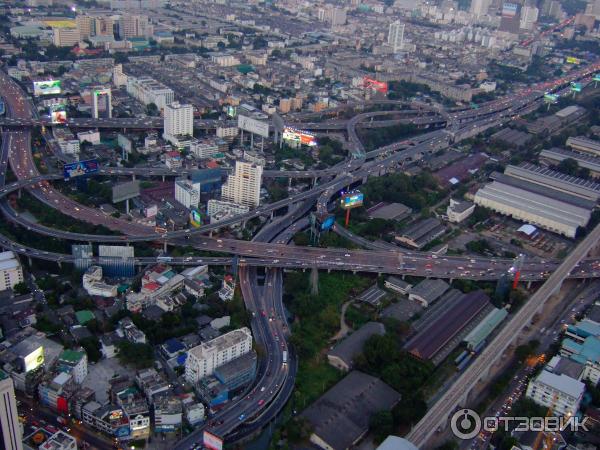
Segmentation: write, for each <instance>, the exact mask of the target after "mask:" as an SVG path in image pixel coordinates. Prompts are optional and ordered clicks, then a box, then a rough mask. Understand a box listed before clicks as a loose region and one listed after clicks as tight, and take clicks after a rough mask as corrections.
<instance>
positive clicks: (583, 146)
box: [566, 136, 600, 156]
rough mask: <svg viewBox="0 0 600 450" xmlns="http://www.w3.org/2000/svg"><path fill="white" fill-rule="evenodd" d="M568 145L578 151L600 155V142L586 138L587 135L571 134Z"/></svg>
mask: <svg viewBox="0 0 600 450" xmlns="http://www.w3.org/2000/svg"><path fill="white" fill-rule="evenodd" d="M566 145H567V147H571V148H572V149H573V150H575V151H578V152H584V153H589V154H590V155H593V156H600V142H598V141H595V140H593V139H589V138H586V137H585V136H571V137H569V138H568V139H567V143H566Z"/></svg>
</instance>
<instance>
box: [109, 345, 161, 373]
mask: <svg viewBox="0 0 600 450" xmlns="http://www.w3.org/2000/svg"><path fill="white" fill-rule="evenodd" d="M118 348H119V353H118V357H119V361H121V363H123V364H128V365H131V366H133V367H135V368H136V369H145V368H147V367H152V364H153V363H154V350H153V349H152V346H151V345H150V344H135V343H132V342H129V341H121V342H119V344H118Z"/></svg>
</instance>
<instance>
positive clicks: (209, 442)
mask: <svg viewBox="0 0 600 450" xmlns="http://www.w3.org/2000/svg"><path fill="white" fill-rule="evenodd" d="M202 443H203V444H204V446H205V447H206V448H208V449H210V450H223V439H221V438H220V437H218V436H215V435H214V434H212V433H210V432H208V431H205V432H204V436H203V439H202Z"/></svg>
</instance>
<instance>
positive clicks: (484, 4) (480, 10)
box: [471, 0, 491, 17]
mask: <svg viewBox="0 0 600 450" xmlns="http://www.w3.org/2000/svg"><path fill="white" fill-rule="evenodd" d="M490 3H491V1H490V0H473V1H472V2H471V14H473V15H474V16H475V17H481V16H485V15H486V14H487V13H488V9H489V7H490Z"/></svg>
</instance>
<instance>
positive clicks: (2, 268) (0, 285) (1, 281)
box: [0, 251, 23, 291]
mask: <svg viewBox="0 0 600 450" xmlns="http://www.w3.org/2000/svg"><path fill="white" fill-rule="evenodd" d="M21 281H23V268H22V267H21V263H20V262H19V260H18V259H17V257H16V256H15V254H14V253H13V252H10V251H8V252H2V253H0V291H6V290H7V289H12V288H13V287H14V286H15V284H18V283H20V282H21Z"/></svg>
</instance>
